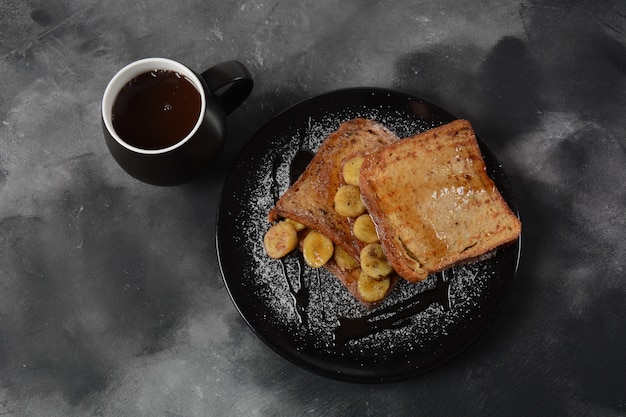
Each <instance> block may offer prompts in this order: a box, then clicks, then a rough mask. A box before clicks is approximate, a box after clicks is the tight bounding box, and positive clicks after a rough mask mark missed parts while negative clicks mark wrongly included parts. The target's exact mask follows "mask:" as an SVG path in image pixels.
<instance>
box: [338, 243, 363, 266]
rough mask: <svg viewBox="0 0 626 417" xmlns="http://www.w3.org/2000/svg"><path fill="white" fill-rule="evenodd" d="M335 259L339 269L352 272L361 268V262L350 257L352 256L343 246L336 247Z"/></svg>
mask: <svg viewBox="0 0 626 417" xmlns="http://www.w3.org/2000/svg"><path fill="white" fill-rule="evenodd" d="M334 259H335V262H336V263H337V265H338V266H339V268H341V269H344V270H351V269H356V268H358V267H359V261H357V260H356V259H354V258H353V257H352V256H350V254H349V253H348V252H346V251H345V250H343V248H342V247H341V246H335V254H334Z"/></svg>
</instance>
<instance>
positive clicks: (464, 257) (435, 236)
mask: <svg viewBox="0 0 626 417" xmlns="http://www.w3.org/2000/svg"><path fill="white" fill-rule="evenodd" d="M360 183H361V197H362V200H363V203H364V204H365V206H366V207H367V210H368V211H369V213H370V215H371V216H372V219H373V220H374V222H375V223H376V228H377V232H378V235H379V237H380V241H381V244H382V245H383V249H384V252H385V254H386V256H387V258H388V260H389V263H390V264H391V265H392V266H393V268H394V269H395V270H396V272H397V273H398V274H399V275H400V276H401V277H403V278H405V279H406V280H408V281H422V280H424V279H426V277H427V276H428V275H429V274H430V273H433V272H437V271H441V270H443V269H445V268H447V267H450V266H453V265H455V264H458V263H462V262H463V261H470V260H472V259H475V258H477V257H480V256H481V255H484V254H486V253H488V252H490V251H493V250H494V249H497V248H498V247H501V246H503V245H506V244H508V243H511V242H512V241H514V240H516V239H517V238H518V237H519V235H520V232H521V223H520V221H519V219H518V218H517V216H516V215H515V214H514V213H513V212H512V211H511V209H510V208H509V207H508V205H507V203H506V202H505V201H504V199H503V198H502V196H501V194H500V193H499V191H498V189H497V188H496V186H495V184H494V182H493V181H492V180H491V178H489V176H488V175H487V172H486V168H485V163H484V161H483V158H482V154H481V151H480V148H479V147H478V143H477V140H476V136H475V134H474V131H473V129H472V127H471V125H470V123H469V122H468V121H466V120H455V121H453V122H451V123H449V124H446V125H443V126H440V127H437V128H434V129H431V130H428V131H426V132H423V133H421V134H418V135H416V136H413V137H410V138H407V139H403V140H401V141H399V142H396V143H394V144H391V145H389V146H386V147H384V148H382V149H380V150H378V151H376V152H374V153H372V154H370V155H369V156H368V157H366V158H365V161H364V163H363V165H362V167H361V171H360Z"/></svg>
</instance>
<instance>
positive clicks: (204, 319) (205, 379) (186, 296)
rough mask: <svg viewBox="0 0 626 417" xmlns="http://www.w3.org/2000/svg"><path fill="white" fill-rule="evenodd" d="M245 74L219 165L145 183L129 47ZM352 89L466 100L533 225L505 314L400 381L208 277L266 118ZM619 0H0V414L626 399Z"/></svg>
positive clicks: (625, 164) (586, 404)
mask: <svg viewBox="0 0 626 417" xmlns="http://www.w3.org/2000/svg"><path fill="white" fill-rule="evenodd" d="M146 56H164V57H170V58H173V59H178V60H180V61H182V62H184V63H186V64H188V65H189V66H191V67H193V68H196V69H198V70H202V69H204V68H207V67H209V66H210V65H212V64H215V63H217V62H221V61H224V60H229V59H238V60H240V61H242V62H244V63H245V64H246V65H247V66H248V68H249V69H250V71H251V72H252V73H253V76H254V78H255V82H256V84H255V90H254V91H253V93H252V95H251V96H250V98H249V100H248V101H247V102H246V103H245V104H244V105H243V106H242V107H241V108H240V109H238V110H237V111H236V112H235V113H233V114H232V115H231V116H230V122H231V125H230V132H229V140H228V145H227V146H226V149H225V150H224V154H223V158H222V160H221V161H220V162H219V163H218V164H217V165H216V166H215V167H214V169H213V172H212V174H211V175H210V176H209V177H208V178H204V179H200V180H198V181H195V182H193V183H190V184H186V185H183V186H179V187H174V188H159V187H152V186H148V185H144V184H141V183H139V182H137V181H135V180H133V179H132V178H130V177H128V176H127V175H126V174H125V173H123V172H122V171H121V169H120V168H118V166H117V165H116V164H115V162H114V161H113V160H112V158H111V157H110V155H109V154H108V151H107V149H106V146H105V144H104V142H103V140H102V135H101V131H100V115H99V114H100V113H99V112H100V100H101V96H102V92H103V91H104V88H105V86H106V83H107V82H108V80H109V79H110V78H111V77H112V76H113V74H114V73H115V72H116V71H117V70H118V69H119V68H120V67H122V66H123V65H125V64H126V63H128V62H130V61H132V60H135V59H138V58H142V57H146ZM352 86H377V87H388V88H394V89H397V90H401V91H405V92H408V93H412V94H416V95H418V96H421V97H424V98H426V99H428V100H431V101H434V102H436V103H438V104H440V105H441V106H442V107H444V108H446V109H448V110H449V111H451V112H452V113H454V114H457V115H458V116H460V117H466V118H469V119H470V120H471V121H472V122H473V124H474V126H475V128H476V130H477V131H478V132H479V134H480V135H481V137H483V139H484V140H485V142H487V143H488V145H489V146H490V148H491V149H492V151H494V153H496V155H498V158H499V159H500V161H501V162H502V164H503V165H504V166H505V168H506V170H507V172H508V174H509V176H510V179H511V182H512V184H513V187H514V189H515V192H516V195H517V197H518V202H519V206H520V210H521V215H522V220H523V222H524V237H523V251H522V253H523V256H522V260H521V264H520V268H519V273H518V277H517V279H516V280H515V282H514V283H513V286H512V288H511V291H510V293H509V297H508V299H507V300H506V304H505V307H504V309H503V311H502V313H501V314H500V315H499V316H498V318H497V319H496V321H495V322H494V324H493V325H492V326H491V327H490V328H489V330H488V332H487V333H486V334H485V335H484V337H482V338H481V339H480V340H479V341H478V342H477V343H476V344H474V345H473V346H472V347H471V348H470V349H469V350H468V351H466V352H465V353H464V354H463V355H461V356H460V357H458V358H457V359H455V360H454V361H453V362H451V363H449V364H447V365H446V366H444V367H442V368H440V369H438V370H436V371H433V372H431V373H429V374H426V375H424V376H421V377H418V378H414V379H411V380H408V381H404V382H401V383H393V384H385V385H380V386H378V385H355V384H347V383H341V382H335V381H329V380H326V379H323V378H320V377H317V376H315V375H312V374H310V373H308V372H307V371H303V370H301V369H299V368H297V367H295V366H294V365H292V364H290V363H288V362H287V361H285V360H284V359H282V358H281V357H279V356H278V355H277V354H275V353H274V352H273V351H271V350H270V349H269V348H268V347H266V346H265V345H264V344H263V343H262V342H261V341H260V340H258V339H257V338H256V337H255V336H254V334H253V333H252V331H251V330H250V329H249V328H248V327H247V326H246V325H245V323H244V321H243V320H242V319H241V318H240V317H239V315H238V314H237V311H236V309H235V307H234V306H233V304H232V303H231V301H230V299H229V298H228V295H227V293H226V291H225V288H224V285H223V283H222V281H221V277H220V273H219V268H218V265H217V261H216V255H215V244H214V240H215V222H214V219H215V213H216V208H217V201H218V197H219V192H220V190H221V187H222V184H223V181H224V179H225V177H226V175H227V173H228V169H229V167H230V165H231V163H232V162H233V160H234V158H235V156H236V154H237V152H238V151H239V150H240V149H241V147H242V146H243V144H244V143H245V142H246V141H247V140H248V139H249V138H250V137H251V136H252V135H253V133H254V132H255V131H256V130H257V129H258V128H260V127H261V126H262V125H263V123H265V122H266V121H267V120H269V119H270V118H271V117H272V116H273V115H274V114H276V113H277V112H279V111H281V110H283V109H284V108H285V107H287V106H288V105H291V104H294V103H297V102H299V101H301V100H304V99H307V98H309V97H312V96H315V95H317V94H320V93H322V92H325V91H328V90H333V89H337V88H344V87H352ZM625 115H626V5H625V4H624V2H623V1H619V0H613V1H609V0H599V1H597V0H587V1H582V0H581V1H570V2H565V1H556V0H552V1H550V0H522V1H519V0H518V1H511V0H485V1H481V2H467V1H462V0H441V1H430V2H425V1H357V0H353V1H305V2H297V3H296V2H276V1H235V2H224V1H201V0H196V1H192V0H190V1H183V2H174V1H162V0H158V1H140V0H136V1H121V0H111V1H94V0H91V1H89V0H88V1H76V0H72V1H66V0H63V1H62V0H45V1H44V0H40V1H35V0H26V1H17V0H4V1H2V2H0V415H2V416H4V415H6V416H37V417H39V416H84V415H94V416H165V417H175V416H176V417H181V416H207V415H210V416H225V415H232V416H257V415H258V416H283V415H284V416H287V415H288V416H295V415H320V416H370V415H422V414H423V415H431V416H449V415H511V416H513V415H519V416H543V415H551V416H565V415H567V416H583V415H584V416H587V415H589V416H591V415H593V416H598V415H602V416H623V415H626V389H624V377H625V376H626V360H625V353H624V352H626V325H625V323H626V307H625V305H626V279H625V275H626V273H625V271H624V267H625V265H626V244H625V242H624V238H625V236H626V224H625V223H626V216H625V215H624V211H625V207H626V152H625V146H626V117H625Z"/></svg>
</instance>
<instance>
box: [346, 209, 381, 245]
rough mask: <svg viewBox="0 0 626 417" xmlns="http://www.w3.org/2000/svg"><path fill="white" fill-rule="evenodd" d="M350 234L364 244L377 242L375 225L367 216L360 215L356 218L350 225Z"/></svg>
mask: <svg viewBox="0 0 626 417" xmlns="http://www.w3.org/2000/svg"><path fill="white" fill-rule="evenodd" d="M352 234H354V237H356V238H357V239H359V240H360V241H361V242H365V243H376V242H378V233H376V225H375V224H374V222H373V221H372V218H371V217H370V215H369V214H367V213H365V214H361V215H360V216H359V217H357V218H356V220H355V221H354V224H353V225H352Z"/></svg>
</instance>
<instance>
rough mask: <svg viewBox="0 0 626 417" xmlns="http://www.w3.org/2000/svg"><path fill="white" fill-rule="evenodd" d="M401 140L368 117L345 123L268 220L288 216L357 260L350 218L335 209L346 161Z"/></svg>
mask: <svg viewBox="0 0 626 417" xmlns="http://www.w3.org/2000/svg"><path fill="white" fill-rule="evenodd" d="M397 140H398V137H397V136H396V135H394V134H393V133H392V132H391V131H389V130H388V129H387V128H385V127H384V126H382V125H380V124H379V123H376V122H374V121H372V120H368V119H360V118H359V119H353V120H349V121H347V122H344V123H342V124H341V125H340V126H339V128H338V129H337V130H336V131H334V132H333V133H331V134H330V135H329V136H328V138H326V139H325V140H324V142H323V143H322V144H321V145H320V147H319V149H318V151H317V152H316V154H315V156H314V157H313V159H312V160H311V162H310V163H309V165H308V166H307V168H306V169H305V171H304V172H303V173H302V175H300V178H298V180H297V181H296V182H295V183H294V184H293V185H292V186H291V187H290V188H289V189H288V190H287V191H286V192H285V193H284V194H283V195H282V196H281V197H280V199H279V200H278V201H277V202H276V205H275V207H274V208H273V209H272V210H271V211H270V213H269V215H268V219H269V221H270V222H275V221H276V220H278V219H280V218H288V219H292V220H295V221H297V222H299V223H302V224H304V225H305V226H306V227H308V228H310V229H313V230H317V231H318V232H320V233H322V234H323V235H325V236H327V237H328V238H330V239H331V240H332V241H333V242H334V243H335V244H336V245H339V246H341V247H342V248H343V249H344V250H345V251H346V252H348V253H349V254H350V255H352V256H353V257H354V258H355V259H358V256H359V252H358V248H357V246H356V245H355V242H354V237H353V236H352V231H351V228H350V224H349V222H348V218H347V217H345V216H341V215H339V214H338V213H337V212H336V211H335V208H334V198H335V194H336V193H337V189H338V188H339V186H340V184H341V171H342V166H343V161H344V159H345V158H347V157H348V156H352V155H355V154H363V155H365V154H368V153H371V152H374V151H375V150H376V149H378V148H380V147H382V146H385V145H388V144H390V143H392V142H395V141H397Z"/></svg>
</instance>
